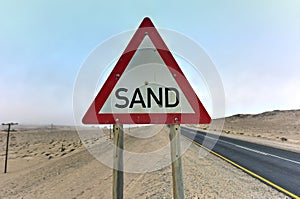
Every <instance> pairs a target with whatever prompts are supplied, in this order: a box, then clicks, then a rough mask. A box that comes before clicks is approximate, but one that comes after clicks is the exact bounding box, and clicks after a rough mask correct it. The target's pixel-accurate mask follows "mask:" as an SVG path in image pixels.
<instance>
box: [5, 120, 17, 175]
mask: <svg viewBox="0 0 300 199" xmlns="http://www.w3.org/2000/svg"><path fill="white" fill-rule="evenodd" d="M17 124H18V123H13V122H11V123H2V125H7V126H8V128H7V139H6V152H5V162H4V173H6V172H7V159H8V146H9V133H10V128H11V126H12V125H17Z"/></svg>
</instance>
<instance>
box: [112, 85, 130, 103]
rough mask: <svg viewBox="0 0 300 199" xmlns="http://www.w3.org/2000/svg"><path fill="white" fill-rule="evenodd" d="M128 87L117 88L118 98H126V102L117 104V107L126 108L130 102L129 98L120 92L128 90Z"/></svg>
mask: <svg viewBox="0 0 300 199" xmlns="http://www.w3.org/2000/svg"><path fill="white" fill-rule="evenodd" d="M127 91H128V89H127V88H118V89H117V90H116V98H118V99H119V100H124V104H115V106H116V107H117V108H126V107H127V106H128V104H129V99H128V98H127V97H126V96H121V95H120V92H127Z"/></svg>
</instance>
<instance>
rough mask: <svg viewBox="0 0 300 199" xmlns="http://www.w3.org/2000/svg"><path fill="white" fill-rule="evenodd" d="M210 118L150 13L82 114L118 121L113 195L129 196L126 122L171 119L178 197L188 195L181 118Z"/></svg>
mask: <svg viewBox="0 0 300 199" xmlns="http://www.w3.org/2000/svg"><path fill="white" fill-rule="evenodd" d="M210 122H211V118H210V116H209V114H208V113H207V111H206V109H205V107H204V106H203V105H202V103H201V102H200V100H199V98H198V96H197V95H196V93H195V92H194V90H193V88H192V87H191V85H190V83H189V82H188V80H187V78H186V77H185V75H184V73H183V72H182V70H181V69H180V67H179V65H178V64H177V62H176V60H175V58H174V57H173V55H172V53H171V52H170V50H169V49H168V47H167V45H166V44H165V42H164V41H163V39H162V37H161V36H160V34H159V32H158V31H157V29H156V28H155V27H154V25H153V23H152V21H151V20H150V19H149V18H147V17H146V18H144V20H143V21H142V23H141V24H140V26H139V28H138V29H137V30H136V32H135V33H134V35H133V37H132V39H131V40H130V41H129V43H128V45H127V47H126V48H125V50H124V52H123V53H122V55H121V56H120V58H119V59H118V61H117V63H116V65H115V67H114V68H113V70H112V71H111V73H110V74H109V76H108V78H107V80H106V81H105V82H104V84H103V86H102V88H101V89H100V91H99V93H98V95H97V96H96V97H95V99H94V100H93V101H92V103H91V105H90V106H89V108H88V110H87V112H86V113H85V115H84V117H83V118H82V123H83V124H113V125H114V126H113V130H114V132H113V133H114V143H115V146H114V147H115V150H114V157H113V160H114V170H113V179H114V185H113V198H123V152H122V151H123V126H122V124H169V125H170V134H169V137H170V141H171V144H170V146H171V159H172V174H173V175H172V176H173V195H174V198H175V199H177V198H183V197H184V193H183V190H184V189H183V178H182V167H181V157H180V156H181V152H180V124H200V123H201V124H208V123H210ZM119 171H120V172H119ZM121 171H122V172H121Z"/></svg>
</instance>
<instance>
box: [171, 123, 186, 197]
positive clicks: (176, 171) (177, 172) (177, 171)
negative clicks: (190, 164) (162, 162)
mask: <svg viewBox="0 0 300 199" xmlns="http://www.w3.org/2000/svg"><path fill="white" fill-rule="evenodd" d="M169 138H170V142H171V160H172V178H173V198H174V199H182V198H184V191H183V178H182V167H181V150H180V125H179V124H171V125H170V134H169Z"/></svg>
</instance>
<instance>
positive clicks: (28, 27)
mask: <svg viewBox="0 0 300 199" xmlns="http://www.w3.org/2000/svg"><path fill="white" fill-rule="evenodd" d="M145 16H149V17H150V18H151V19H152V21H153V22H154V23H155V25H156V26H157V27H159V28H168V29H172V30H175V31H178V32H180V33H182V34H185V35H187V36H189V37H190V38H192V39H193V40H195V41H196V42H197V43H199V44H200V45H201V46H202V47H203V48H204V49H205V51H206V53H207V54H208V55H209V56H210V58H211V59H212V61H213V62H214V63H215V65H216V68H217V70H218V72H219V74H220V76H221V79H222V81H223V85H224V89H225V95H226V115H231V114H235V113H258V112H263V111H267V110H274V109H298V108H300V93H299V92H298V90H299V88H300V23H299V19H300V1H299V0H287V1H276V0H272V1H271V0H264V1H258V0H257V1H255V0H254V1H238V0H236V1H179V2H174V1H154V0H152V1H123V2H118V1H76V2H75V1H55V0H52V1H41V0H36V1H34V0H29V1H14V0H11V1H1V2H0V54H1V56H0V69H1V73H0V90H1V97H0V121H2V122H6V121H16V122H20V123H28V124H32V123H39V124H49V123H54V124H72V122H73V110H72V94H73V85H74V81H75V79H76V75H77V73H78V71H79V69H80V66H81V64H82V63H83V62H84V60H85V59H86V58H87V56H88V55H89V53H90V52H91V51H92V50H93V49H94V48H95V47H96V46H97V45H98V44H100V43H101V42H103V41H105V40H106V39H107V38H109V37H111V36H112V35H115V34H118V33H120V32H123V31H126V30H132V29H136V28H137V26H138V25H139V23H140V22H141V20H142V19H143V18H144V17H145Z"/></svg>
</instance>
